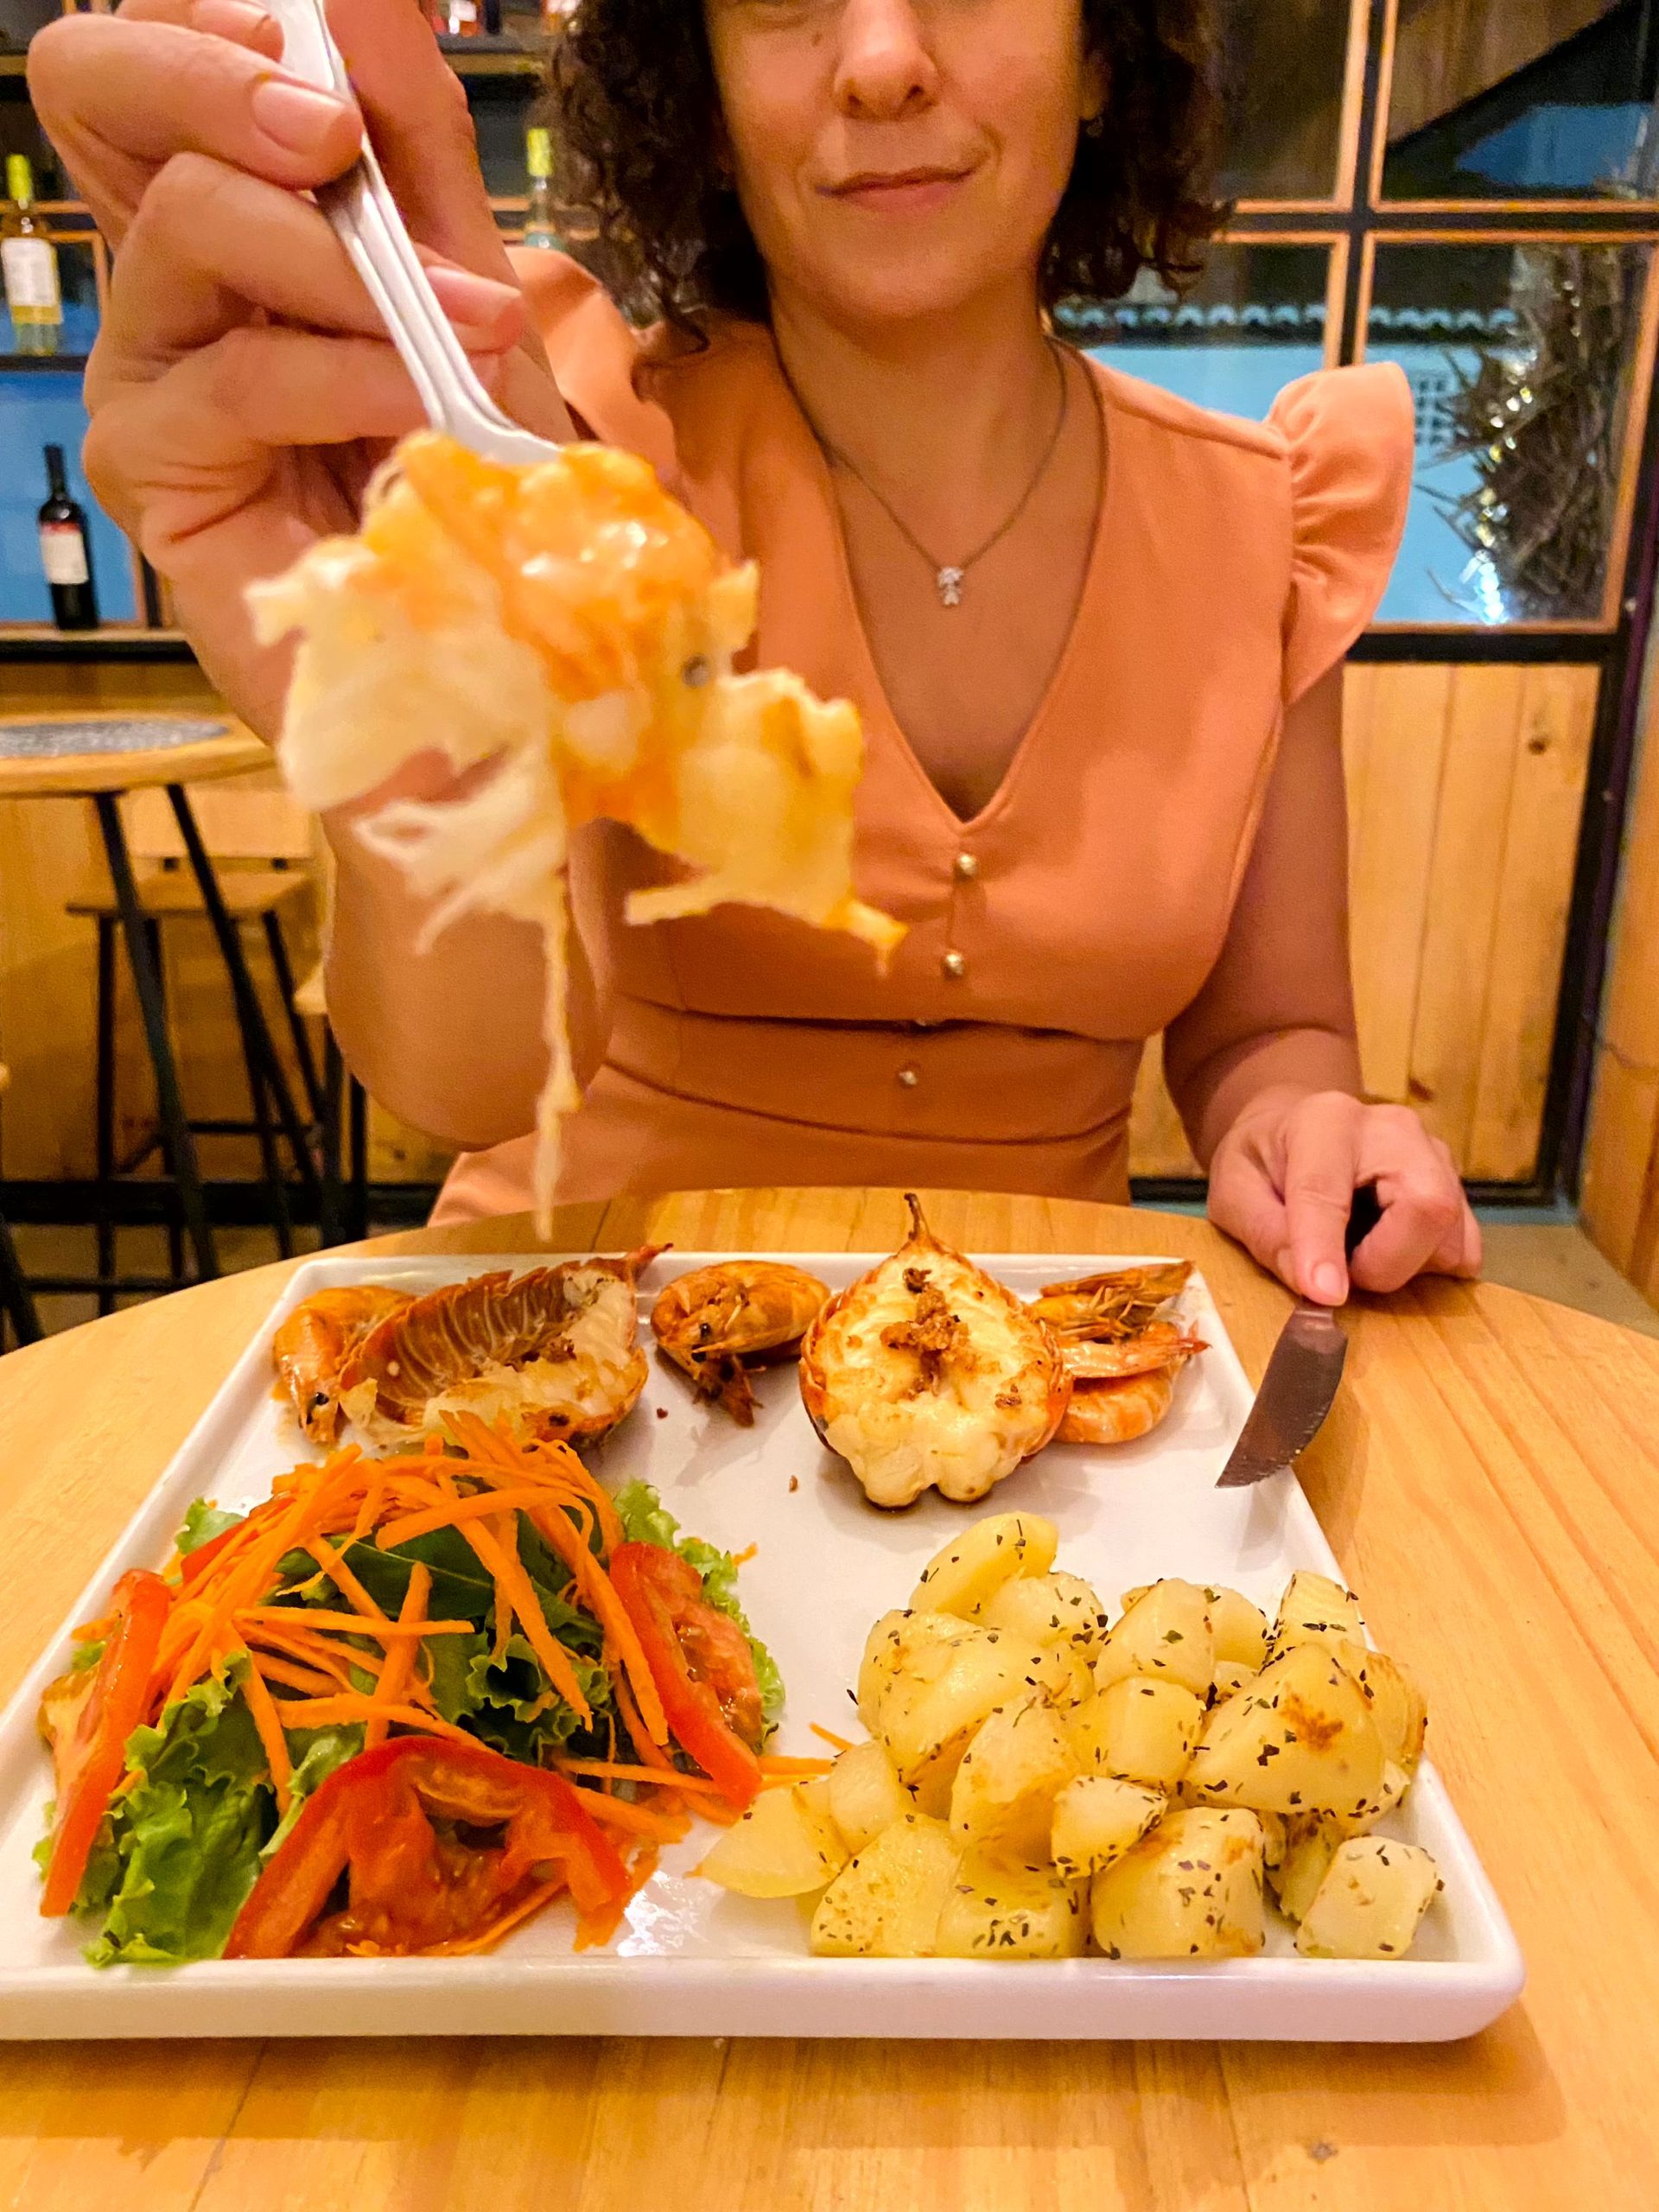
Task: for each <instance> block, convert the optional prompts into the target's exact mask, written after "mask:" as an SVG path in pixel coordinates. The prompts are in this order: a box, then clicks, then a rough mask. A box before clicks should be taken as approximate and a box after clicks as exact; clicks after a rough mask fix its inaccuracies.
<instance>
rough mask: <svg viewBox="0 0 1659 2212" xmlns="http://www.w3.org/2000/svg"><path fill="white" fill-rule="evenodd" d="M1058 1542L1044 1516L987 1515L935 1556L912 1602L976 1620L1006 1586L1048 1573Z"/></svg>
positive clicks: (1057, 1531) (921, 1609)
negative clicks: (1027, 1577)
mask: <svg viewBox="0 0 1659 2212" xmlns="http://www.w3.org/2000/svg"><path fill="white" fill-rule="evenodd" d="M1059 1543H1060V1532H1059V1530H1058V1529H1057V1528H1056V1527H1055V1526H1054V1523H1053V1522H1052V1521H1045V1520H1044V1518H1043V1516H1042V1515H1041V1514H1040V1513H991V1514H988V1515H987V1516H986V1517H985V1519H984V1520H982V1521H976V1522H974V1523H973V1525H972V1527H971V1528H968V1529H963V1532H962V1534H961V1535H959V1536H953V1537H952V1538H951V1539H950V1542H949V1543H948V1544H946V1545H945V1547H944V1549H943V1550H942V1551H938V1552H936V1553H935V1554H933V1557H932V1558H931V1560H929V1561H928V1563H927V1565H926V1566H925V1567H924V1568H923V1569H922V1579H921V1580H920V1581H919V1582H918V1584H917V1585H916V1587H915V1589H914V1591H913V1592H912V1593H911V1600H910V1602H911V1604H912V1606H914V1607H915V1608H917V1609H918V1611H927V1612H932V1613H960V1614H961V1616H962V1618H963V1620H965V1621H972V1620H977V1619H978V1618H979V1617H980V1615H981V1614H982V1612H983V1611H984V1609H985V1607H986V1606H987V1605H988V1604H989V1603H990V1601H991V1599H993V1598H995V1595H996V1593H997V1592H998V1591H999V1590H1001V1588H1002V1586H1003V1585H1004V1584H1005V1583H1007V1582H1011V1581H1013V1580H1014V1578H1015V1577H1016V1576H1022V1575H1038V1574H1046V1573H1048V1570H1049V1568H1050V1567H1052V1566H1053V1564H1054V1554H1055V1553H1056V1552H1057V1551H1058V1549H1059Z"/></svg>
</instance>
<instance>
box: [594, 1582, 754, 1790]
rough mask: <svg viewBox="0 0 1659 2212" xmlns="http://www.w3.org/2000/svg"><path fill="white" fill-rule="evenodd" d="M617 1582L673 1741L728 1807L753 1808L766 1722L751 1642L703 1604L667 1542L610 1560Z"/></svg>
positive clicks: (733, 1624)
mask: <svg viewBox="0 0 1659 2212" xmlns="http://www.w3.org/2000/svg"><path fill="white" fill-rule="evenodd" d="M611 1582H612V1586H613V1588H614V1589H615V1591H616V1594H617V1596H618V1597H619V1598H620V1599H621V1600H622V1603H623V1604H624V1605H626V1608H627V1612H628V1618H629V1619H630V1620H631V1621H632V1623H633V1625H634V1629H635V1631H636V1633H637V1634H638V1636H639V1642H640V1645H641V1647H642V1649H644V1651H645V1663H646V1665H647V1666H648V1667H649V1668H650V1669H651V1678H652V1681H654V1682H655V1683H656V1685H657V1694H658V1696H659V1697H660V1698H661V1699H662V1700H663V1712H664V1715H665V1716H666V1718H667V1720H668V1725H669V1727H670V1729H671V1731H672V1732H673V1734H674V1737H675V1739H676V1740H677V1742H678V1743H679V1745H681V1746H682V1748H683V1750H685V1751H688V1752H689V1753H690V1756H691V1757H692V1758H694V1759H695V1760H696V1763H697V1764H698V1765H699V1766H700V1767H701V1768H702V1770H703V1772H704V1773H705V1774H706V1775H707V1776H708V1777H709V1780H710V1781H711V1782H712V1783H716V1784H717V1785H718V1787H719V1789H720V1790H721V1794H722V1796H725V1798H726V1799H727V1800H728V1802H729V1803H731V1804H733V1805H735V1806H737V1807H738V1808H740V1809H741V1808H742V1807H744V1806H745V1805H748V1804H751V1803H753V1800H754V1799H755V1798H756V1797H757V1796H759V1795H760V1761H759V1759H758V1758H756V1757H755V1752H756V1751H757V1749H758V1748H759V1745H760V1738H761V1735H762V1732H763V1730H764V1727H765V1718H764V1715H763V1713H762V1710H761V1705H760V1685H759V1683H758V1682H757V1681H756V1680H755V1675H754V1656H753V1653H752V1652H751V1651H750V1649H749V1644H748V1638H747V1637H746V1636H745V1635H744V1634H743V1631H742V1630H741V1629H740V1628H739V1627H738V1625H737V1624H736V1622H735V1621H733V1620H731V1619H729V1618H728V1617H727V1615H726V1614H724V1613H722V1612H720V1611H717V1610H716V1609H715V1607H714V1606H713V1605H709V1604H708V1603H706V1602H705V1600H704V1598H703V1595H702V1576H701V1575H700V1574H699V1573H697V1570H696V1567H692V1566H691V1565H690V1563H689V1562H688V1561H687V1560H683V1559H682V1558H681V1557H680V1555H679V1554H678V1553H677V1552H671V1551H668V1550H665V1549H664V1547H663V1546H662V1545H661V1544H623V1545H621V1546H620V1548H618V1549H617V1550H616V1551H613V1553H612V1554H611Z"/></svg>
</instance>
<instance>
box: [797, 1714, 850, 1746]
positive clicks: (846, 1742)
mask: <svg viewBox="0 0 1659 2212" xmlns="http://www.w3.org/2000/svg"><path fill="white" fill-rule="evenodd" d="M808 1726H810V1729H811V1731H812V1733H813V1734H814V1735H815V1736H817V1737H820V1738H822V1739H823V1742H824V1743H826V1744H828V1745H830V1746H831V1747H832V1748H833V1749H834V1750H836V1751H851V1750H852V1748H853V1739H852V1738H851V1737H850V1736H837V1735H836V1732H835V1730H834V1729H833V1728H820V1727H819V1726H818V1724H817V1721H816V1720H813V1721H810V1722H809V1723H808Z"/></svg>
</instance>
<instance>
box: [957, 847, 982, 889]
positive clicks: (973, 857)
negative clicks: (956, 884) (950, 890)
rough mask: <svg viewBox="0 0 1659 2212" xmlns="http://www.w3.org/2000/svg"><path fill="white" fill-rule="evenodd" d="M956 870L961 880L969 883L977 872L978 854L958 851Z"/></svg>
mask: <svg viewBox="0 0 1659 2212" xmlns="http://www.w3.org/2000/svg"><path fill="white" fill-rule="evenodd" d="M956 870H957V877H958V879H959V880H961V881H962V882H963V883H971V882H972V881H973V880H974V878H975V877H976V875H977V874H979V855H977V854H976V853H958V854H957V859H956Z"/></svg>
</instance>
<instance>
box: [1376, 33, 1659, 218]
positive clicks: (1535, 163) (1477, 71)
mask: <svg viewBox="0 0 1659 2212" xmlns="http://www.w3.org/2000/svg"><path fill="white" fill-rule="evenodd" d="M1656 90H1659V0H1529V4H1525V5H1522V4H1518V0H1419V4H1417V5H1416V6H1413V5H1412V4H1411V0H1402V9H1401V25H1400V38H1399V51H1398V55H1397V58H1396V61H1395V89H1394V102H1393V113H1392V114H1391V116H1390V117H1389V149H1388V159H1387V162H1386V165H1385V168H1384V170H1383V191H1384V194H1385V195H1386V196H1387V197H1388V198H1389V199H1391V200H1531V199H1548V198H1550V197H1552V196H1554V197H1561V196H1572V197H1574V198H1580V199H1581V198H1585V197H1586V196H1588V197H1599V196H1602V195H1609V196H1617V197H1621V198H1623V197H1629V196H1632V195H1633V196H1636V197H1638V198H1642V199H1651V198H1653V197H1654V195H1655V188H1656V185H1659V131H1656V128H1655V119H1654V97H1655V92H1656Z"/></svg>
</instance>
